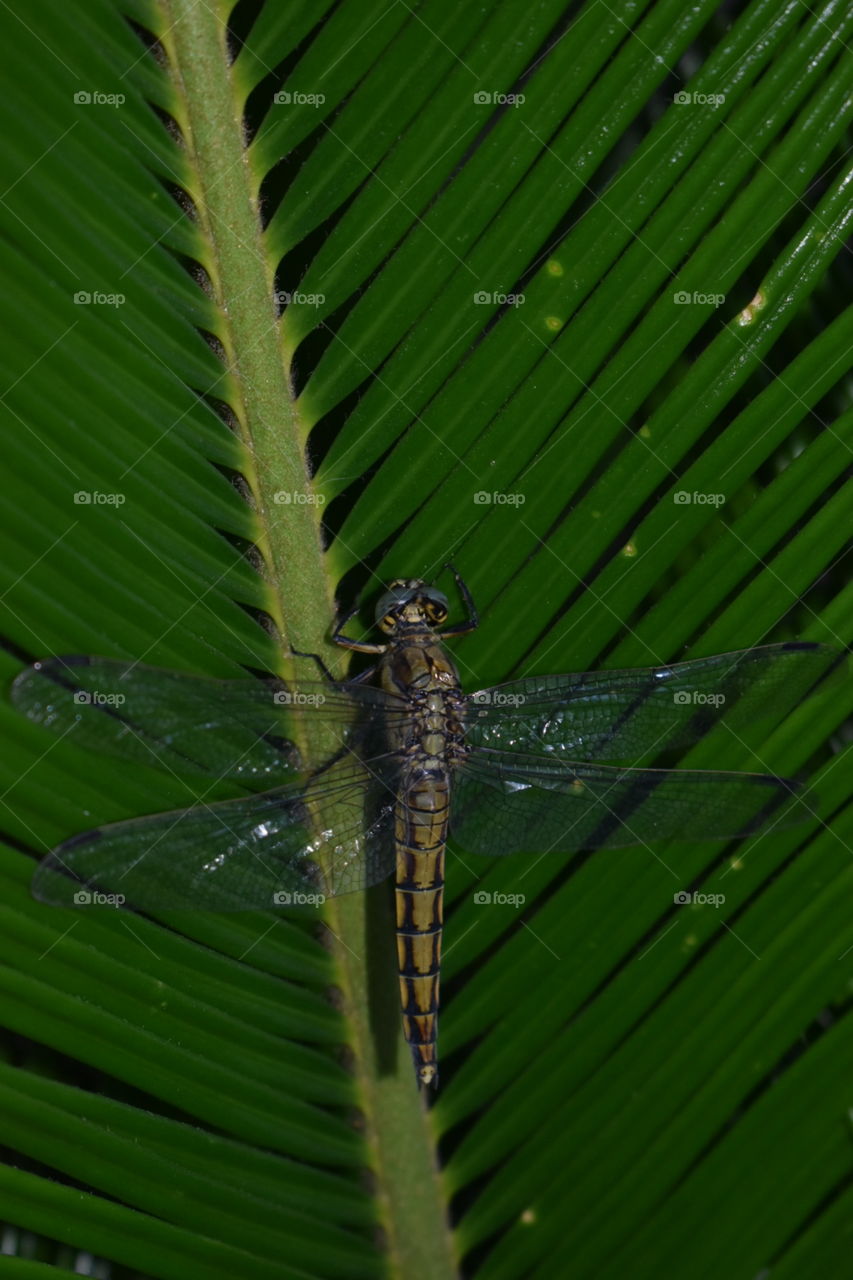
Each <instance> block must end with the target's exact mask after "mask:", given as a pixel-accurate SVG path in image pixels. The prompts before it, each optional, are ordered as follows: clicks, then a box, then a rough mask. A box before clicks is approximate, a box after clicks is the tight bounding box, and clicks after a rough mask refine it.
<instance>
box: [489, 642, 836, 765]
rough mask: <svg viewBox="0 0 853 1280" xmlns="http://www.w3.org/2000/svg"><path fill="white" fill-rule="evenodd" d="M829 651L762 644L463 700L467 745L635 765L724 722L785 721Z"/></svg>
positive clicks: (829, 659)
mask: <svg viewBox="0 0 853 1280" xmlns="http://www.w3.org/2000/svg"><path fill="white" fill-rule="evenodd" d="M839 659H840V655H839V653H838V652H837V651H836V650H835V649H832V648H830V647H829V646H827V645H820V644H809V643H805V642H803V643H790V644H774V645H763V646H760V647H758V648H755V649H741V650H739V651H737V652H734V653H723V654H716V655H714V656H713V657H709V658H698V659H696V660H695V661H691V662H678V663H674V664H673V665H672V666H667V667H649V668H647V669H645V670H626V671H593V672H584V673H581V674H578V675H558V676H529V677H527V678H525V679H523V680H514V681H512V682H510V683H508V684H502V685H497V686H495V687H494V688H492V689H484V690H482V691H481V692H480V693H474V694H471V695H470V696H469V698H468V699H467V709H466V735H465V736H466V740H467V741H468V742H469V743H470V744H471V745H472V746H475V747H484V748H492V749H500V748H507V749H509V750H511V751H521V752H529V753H530V754H533V755H538V756H540V757H543V756H544V757H546V758H547V759H548V760H549V761H550V762H552V763H556V762H558V761H567V762H568V761H572V760H637V759H638V758H639V757H641V756H643V755H647V754H649V753H651V754H652V755H653V754H655V753H657V752H660V751H663V750H668V749H672V748H678V747H684V746H687V745H688V744H689V743H691V742H695V741H696V740H697V739H699V738H701V737H702V736H703V735H704V734H706V733H708V732H710V730H711V729H713V728H714V726H715V725H717V724H719V723H725V724H727V725H728V726H729V727H730V728H732V729H733V730H734V731H735V732H737V731H738V730H739V729H742V728H743V727H745V726H746V725H748V724H750V723H751V721H752V720H754V719H756V718H757V717H759V716H761V715H774V716H779V717H780V718H781V716H782V715H784V714H785V713H786V712H787V711H788V710H790V709H791V708H792V707H793V706H794V705H796V703H798V702H799V701H800V700H801V699H802V698H803V697H804V696H805V695H806V694H807V693H808V692H809V691H810V690H811V689H812V687H813V686H814V685H815V683H816V682H817V681H818V680H820V679H821V677H822V676H824V675H825V674H826V673H827V672H828V671H829V670H830V668H831V667H832V666H833V665H834V664H836V663H838V661H839Z"/></svg>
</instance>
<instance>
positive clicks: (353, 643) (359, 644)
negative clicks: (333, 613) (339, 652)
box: [332, 605, 388, 653]
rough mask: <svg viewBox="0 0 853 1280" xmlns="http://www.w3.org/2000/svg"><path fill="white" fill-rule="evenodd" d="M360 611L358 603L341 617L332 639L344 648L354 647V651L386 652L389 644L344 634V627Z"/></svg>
mask: <svg viewBox="0 0 853 1280" xmlns="http://www.w3.org/2000/svg"><path fill="white" fill-rule="evenodd" d="M357 613H358V605H355V606H354V607H353V608H352V609H350V611H349V613H347V614H345V615H344V616H343V618H341V620H340V622H339V623H338V624H337V625H336V627H335V629H334V631H333V632H332V640H333V642H334V643H335V644H339V645H340V646H341V648H342V649H352V651H353V652H354V653H384V652H385V650H386V649H387V648H388V646H387V644H367V643H365V642H364V641H362V640H350V638H349V636H345V635H344V634H343V630H344V627H345V626H347V624H348V623H350V622H351V621H352V619H353V618H354V617H355V615H356V614H357Z"/></svg>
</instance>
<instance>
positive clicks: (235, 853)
mask: <svg viewBox="0 0 853 1280" xmlns="http://www.w3.org/2000/svg"><path fill="white" fill-rule="evenodd" d="M393 866H394V845H393V796H392V795H391V793H390V792H389V791H388V790H387V788H386V787H385V785H384V784H383V783H382V782H381V781H379V780H378V779H377V778H376V777H374V776H372V775H371V774H370V773H368V772H367V771H366V770H365V769H363V768H362V767H361V766H359V765H358V764H357V763H356V762H354V761H353V759H352V757H345V758H344V759H342V760H341V761H340V762H338V763H337V764H334V765H332V766H331V767H330V768H329V769H327V770H325V771H324V772H323V773H321V774H319V775H317V777H316V778H314V779H312V780H311V782H310V783H309V784H308V786H307V787H305V788H300V787H298V786H292V787H291V786H285V787H279V788H277V789H276V790H273V791H267V792H263V793H261V794H259V795H253V796H247V797H245V798H241V799H239V800H225V801H222V802H219V803H217V804H212V805H204V804H199V805H195V806H193V808H191V809H184V810H179V811H176V812H173V813H162V814H157V815H155V816H154V817H149V818H136V819H133V820H131V821H129V822H116V823H112V824H111V825H109V826H104V827H100V828H99V829H98V830H95V831H88V832H85V833H84V834H83V835H80V836H75V837H74V838H73V839H71V840H67V841H66V842H65V843H64V844H62V845H60V846H59V847H58V848H57V849H55V850H54V851H53V852H52V853H51V854H49V855H48V857H47V858H45V859H44V861H43V862H41V863H40V864H39V866H38V868H37V870H36V872H35V876H34V878H33V894H34V895H35V897H37V898H39V899H40V900H41V901H42V902H47V903H49V904H51V905H53V906H68V907H71V906H75V907H79V906H88V905H94V906H104V905H111V906H125V905H126V906H130V907H136V908H138V909H139V910H142V911H146V910H167V909H168V910H191V909H197V910H204V911H249V910H257V909H266V908H272V907H276V906H287V905H295V906H299V905H310V904H311V903H316V902H317V900H318V899H317V895H318V894H322V895H324V896H326V897H329V896H332V895H333V894H341V893H350V892H353V891H354V890H357V889H363V888H365V887H366V886H368V885H371V884H376V883H377V882H378V881H380V880H383V879H384V878H385V877H386V876H387V875H388V874H389V872H390V871H391V870H392V869H393ZM306 899H307V902H306Z"/></svg>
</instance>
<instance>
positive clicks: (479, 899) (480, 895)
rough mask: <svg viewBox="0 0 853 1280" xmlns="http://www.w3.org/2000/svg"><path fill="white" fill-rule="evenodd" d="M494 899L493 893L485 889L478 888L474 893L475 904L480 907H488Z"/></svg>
mask: <svg viewBox="0 0 853 1280" xmlns="http://www.w3.org/2000/svg"><path fill="white" fill-rule="evenodd" d="M491 901H492V895H491V894H490V893H488V892H487V891H486V890H485V889H478V890H477V892H476V893H475V894H474V905H475V906H478V907H487V906H488V905H489V903H490V902H491Z"/></svg>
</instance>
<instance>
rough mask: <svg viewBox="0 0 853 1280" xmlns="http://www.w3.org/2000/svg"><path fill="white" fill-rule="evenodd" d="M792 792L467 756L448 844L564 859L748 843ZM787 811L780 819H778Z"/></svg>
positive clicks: (741, 777)
mask: <svg viewBox="0 0 853 1280" xmlns="http://www.w3.org/2000/svg"><path fill="white" fill-rule="evenodd" d="M799 793H800V788H799V787H798V785H797V784H796V783H793V782H789V781H787V780H786V779H783V778H774V777H769V776H767V775H765V774H754V773H724V772H714V771H705V770H697V769H620V768H615V767H610V766H607V765H591V764H588V763H585V762H575V763H572V764H569V763H566V764H561V765H554V766H550V767H548V768H545V767H543V766H542V764H541V761H540V760H538V759H537V758H536V757H534V756H527V755H523V754H521V753H511V752H488V751H475V752H473V753H472V754H471V755H470V756H469V757H468V759H467V760H466V762H465V764H464V765H463V766H462V767H461V768H460V770H459V771H458V772H457V773H456V774H455V775H454V783H453V799H452V808H451V821H450V830H451V834H452V835H453V836H454V837H455V838H456V839H458V840H459V843H460V844H461V845H462V847H463V848H465V849H467V850H469V851H470V852H471V853H480V854H505V853H518V852H521V851H526V852H528V853H533V852H540V853H547V852H551V851H554V852H563V853H566V852H574V851H576V850H578V849H598V848H605V847H611V848H618V847H620V846H623V845H631V844H648V843H651V842H652V841H656V840H685V841H692V840H712V839H727V838H732V837H735V836H744V835H748V834H750V833H752V832H754V831H758V830H760V829H761V828H762V827H764V826H767V825H771V824H773V823H774V820H778V821H779V822H780V823H782V824H783V825H789V824H790V823H791V822H795V821H802V820H804V819H805V818H806V817H808V816H809V811H808V809H807V808H806V807H805V806H804V805H803V804H802V802H801V803H800V805H799V806H798V807H797V811H796V814H794V813H793V812H792V811H790V805H789V802H790V800H791V797H792V796H794V795H798V794H799ZM786 807H787V809H786Z"/></svg>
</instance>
